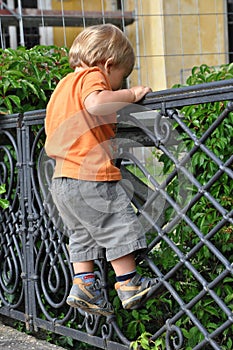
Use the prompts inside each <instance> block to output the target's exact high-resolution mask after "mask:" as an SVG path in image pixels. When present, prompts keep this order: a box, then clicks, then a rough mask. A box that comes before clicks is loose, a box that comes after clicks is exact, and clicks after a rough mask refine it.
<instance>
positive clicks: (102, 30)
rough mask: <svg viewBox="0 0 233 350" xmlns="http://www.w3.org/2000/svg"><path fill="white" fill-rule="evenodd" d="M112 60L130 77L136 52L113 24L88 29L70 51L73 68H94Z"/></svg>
mask: <svg viewBox="0 0 233 350" xmlns="http://www.w3.org/2000/svg"><path fill="white" fill-rule="evenodd" d="M109 58H112V64H113V65H114V66H116V67H123V68H125V69H126V71H127V73H128V74H127V75H129V74H130V73H131V71H132V69H133V66H134V63H135V56H134V51H133V48H132V45H131V43H130V42H129V40H128V39H127V37H126V36H125V35H124V33H123V32H122V31H121V30H120V29H119V28H117V27H116V26H114V25H112V24H102V25H95V26H91V27H87V28H86V29H84V30H83V31H82V32H81V33H80V34H79V35H78V36H77V37H76V38H75V40H74V42H73V45H72V46H71V48H70V51H69V63H70V66H71V68H75V67H80V66H82V65H83V64H85V65H87V66H88V67H94V66H98V65H102V64H104V63H105V62H106V61H107V60H108V59H109Z"/></svg>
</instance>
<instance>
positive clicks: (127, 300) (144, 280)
mask: <svg viewBox="0 0 233 350" xmlns="http://www.w3.org/2000/svg"><path fill="white" fill-rule="evenodd" d="M111 264H112V267H113V269H114V271H115V273H116V280H117V282H116V283H115V289H116V291H117V294H118V296H119V298H120V299H121V302H122V306H123V308H124V309H134V308H137V307H139V306H140V305H141V304H142V303H143V300H144V299H145V298H146V296H148V294H149V292H151V291H152V289H153V288H155V287H156V286H157V285H158V280H157V279H156V278H148V277H142V276H140V275H139V274H138V273H137V272H136V263H135V259H134V255H133V254H128V255H126V256H123V257H121V258H118V259H115V260H112V261H111Z"/></svg>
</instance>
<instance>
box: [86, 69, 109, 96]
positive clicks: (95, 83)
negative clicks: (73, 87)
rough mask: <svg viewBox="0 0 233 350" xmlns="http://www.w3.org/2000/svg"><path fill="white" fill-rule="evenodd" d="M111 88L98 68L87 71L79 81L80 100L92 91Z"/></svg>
mask: <svg viewBox="0 0 233 350" xmlns="http://www.w3.org/2000/svg"><path fill="white" fill-rule="evenodd" d="M102 90H112V89H111V85H110V83H109V81H108V79H107V77H106V76H105V75H104V73H102V72H101V71H100V70H99V69H94V70H91V71H88V72H87V73H86V74H85V75H84V76H83V79H82V83H81V100H82V101H84V100H85V98H86V97H87V96H88V95H90V94H91V93H92V92H94V91H102Z"/></svg>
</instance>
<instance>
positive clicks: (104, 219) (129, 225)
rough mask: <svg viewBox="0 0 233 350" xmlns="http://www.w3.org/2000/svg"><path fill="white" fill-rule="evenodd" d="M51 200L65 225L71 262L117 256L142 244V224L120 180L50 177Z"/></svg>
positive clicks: (143, 238)
mask: <svg viewBox="0 0 233 350" xmlns="http://www.w3.org/2000/svg"><path fill="white" fill-rule="evenodd" d="M51 193H52V197H53V201H54V203H55V205H56V207H57V209H58V211H59V213H60V215H61V217H62V219H63V221H64V223H65V225H66V226H67V227H68V229H69V231H70V232H69V250H70V260H71V262H80V261H89V260H94V259H99V258H105V255H106V259H107V260H108V261H111V260H114V259H117V258H119V257H122V256H124V255H127V254H129V253H132V252H134V251H136V250H139V249H144V248H146V246H147V245H146V239H145V234H144V229H143V226H142V225H141V223H140V221H139V220H138V217H137V216H136V214H135V212H134V210H133V208H132V206H131V202H130V199H129V197H128V196H127V194H126V192H125V191H124V189H123V188H122V186H121V181H116V182H115V181H113V182H95V181H83V180H76V179H70V178H55V179H53V180H52V186H51Z"/></svg>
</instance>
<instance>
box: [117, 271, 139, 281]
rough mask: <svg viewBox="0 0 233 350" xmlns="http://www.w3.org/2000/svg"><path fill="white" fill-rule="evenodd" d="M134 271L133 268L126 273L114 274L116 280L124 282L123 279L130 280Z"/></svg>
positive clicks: (134, 273)
mask: <svg viewBox="0 0 233 350" xmlns="http://www.w3.org/2000/svg"><path fill="white" fill-rule="evenodd" d="M136 273H137V271H136V270H134V271H131V272H129V273H126V274H124V275H120V276H116V281H117V282H124V281H127V280H130V279H131V278H133V277H134V276H135V275H136Z"/></svg>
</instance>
